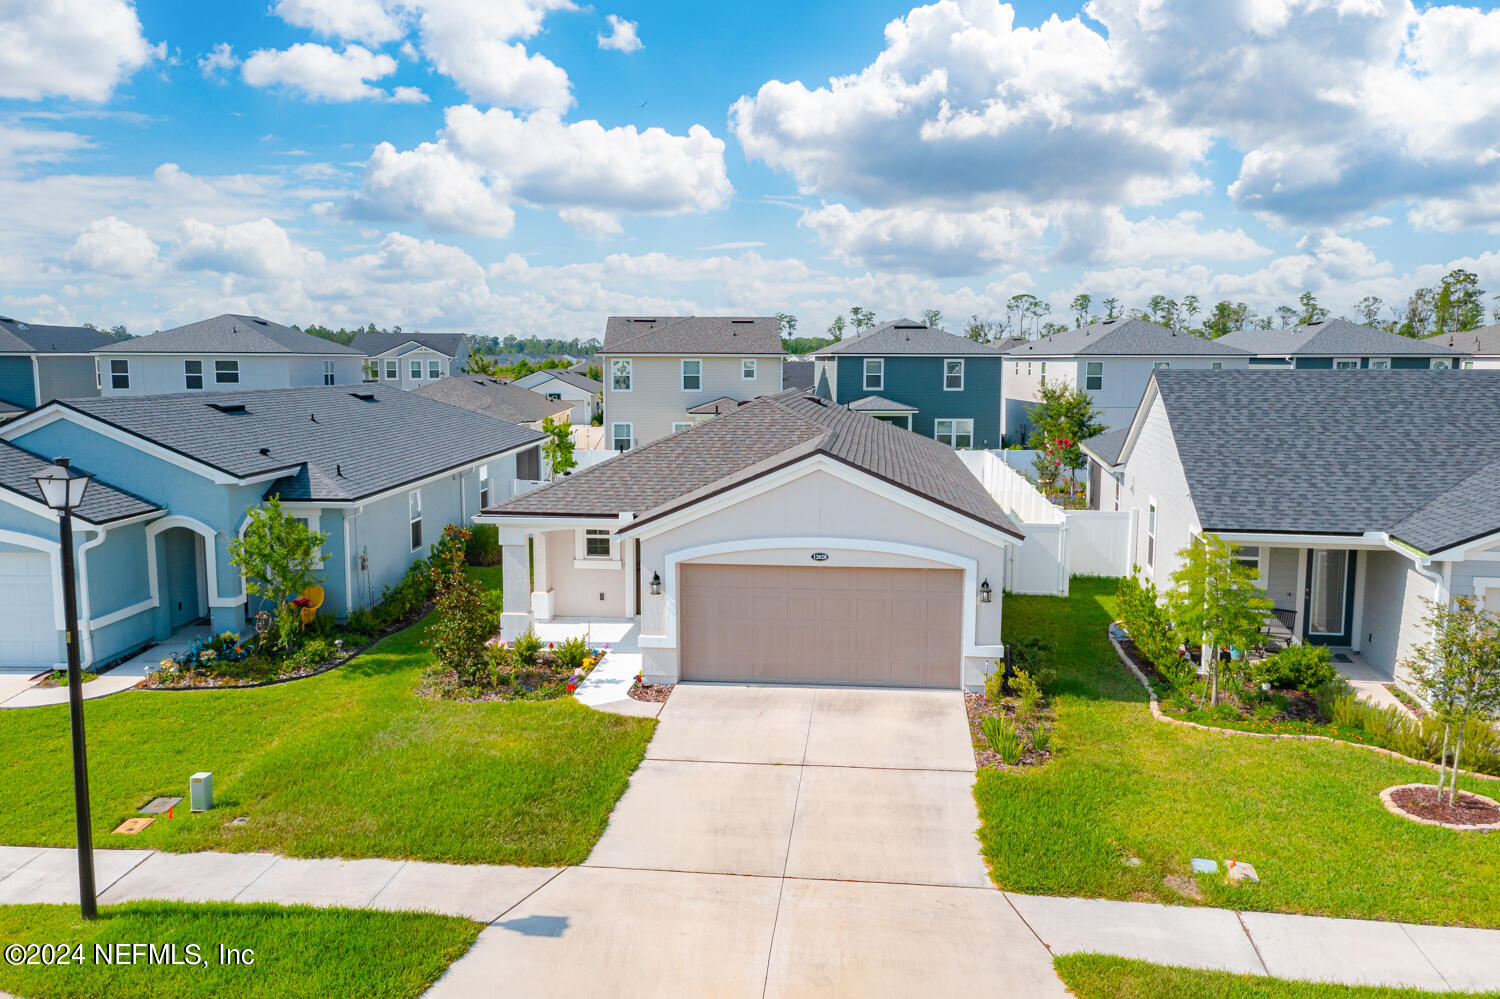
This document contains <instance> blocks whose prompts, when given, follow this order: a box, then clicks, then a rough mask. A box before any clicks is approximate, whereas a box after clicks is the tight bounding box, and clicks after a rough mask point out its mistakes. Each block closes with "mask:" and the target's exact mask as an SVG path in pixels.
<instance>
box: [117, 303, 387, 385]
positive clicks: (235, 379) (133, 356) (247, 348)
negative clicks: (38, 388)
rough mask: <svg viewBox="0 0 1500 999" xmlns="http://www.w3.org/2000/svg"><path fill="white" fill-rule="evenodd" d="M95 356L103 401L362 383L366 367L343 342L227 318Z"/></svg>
mask: <svg viewBox="0 0 1500 999" xmlns="http://www.w3.org/2000/svg"><path fill="white" fill-rule="evenodd" d="M93 353H94V359H95V361H96V363H97V365H98V379H99V393H100V394H102V395H105V396H121V395H129V396H142V395H159V394H165V393H171V392H245V391H248V390H252V389H277V388H296V387H298V386H302V385H357V384H359V382H360V368H361V363H362V362H361V358H360V355H359V354H358V353H357V352H355V351H354V350H353V349H351V348H349V347H345V346H344V345H343V344H340V343H334V342H333V341H332V340H325V339H323V338H322V337H316V336H313V335H312V334H310V333H304V332H302V331H301V330H299V329H297V328H296V327H295V326H283V325H282V324H281V323H276V322H272V321H271V320H269V319H262V318H261V317H260V316H240V315H233V314H230V313H225V314H224V315H222V316H214V317H213V318H212V319H203V320H199V321H198V322H196V323H188V324H187V325H186V326H177V327H174V328H172V329H169V330H162V331H161V332H159V333H151V334H148V335H146V336H136V337H131V338H129V339H128V340H111V341H110V342H109V343H107V344H105V345H103V346H101V347H98V348H96V349H95V350H94V352H93Z"/></svg>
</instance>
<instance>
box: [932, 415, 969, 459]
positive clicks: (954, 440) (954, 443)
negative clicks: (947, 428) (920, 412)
mask: <svg viewBox="0 0 1500 999" xmlns="http://www.w3.org/2000/svg"><path fill="white" fill-rule="evenodd" d="M944 423H947V424H951V425H952V430H951V432H950V433H949V434H948V436H949V437H950V438H951V439H950V440H946V441H945V440H943V436H942V432H941V431H940V430H938V427H939V426H940V425H942V424H944ZM961 423H967V424H968V425H969V430H968V433H967V434H960V433H959V432H958V425H959V424H961ZM959 437H968V438H969V446H968V447H967V448H964V450H966V451H972V450H973V449H974V418H973V417H971V416H945V417H943V418H942V419H937V420H933V421H932V439H933V440H935V441H938V442H940V443H943V444H947V445H948V446H949V447H951V448H953V450H955V451H957V450H959V447H958V439H959Z"/></svg>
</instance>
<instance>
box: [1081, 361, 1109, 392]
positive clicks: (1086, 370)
mask: <svg viewBox="0 0 1500 999" xmlns="http://www.w3.org/2000/svg"><path fill="white" fill-rule="evenodd" d="M1096 364H1097V365H1098V366H1099V373H1098V374H1097V375H1095V374H1092V373H1090V372H1089V369H1090V368H1092V367H1094V365H1096ZM1090 378H1097V379H1099V384H1098V385H1097V386H1094V385H1090V384H1089V379H1090ZM1083 390H1084V391H1085V392H1103V391H1104V362H1103V361H1084V362H1083Z"/></svg>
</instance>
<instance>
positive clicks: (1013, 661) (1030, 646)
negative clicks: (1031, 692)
mask: <svg viewBox="0 0 1500 999" xmlns="http://www.w3.org/2000/svg"><path fill="white" fill-rule="evenodd" d="M1051 651H1052V646H1050V645H1048V644H1047V643H1046V642H1044V641H1042V640H1041V639H1040V638H1036V637H1035V636H1028V637H1026V638H1021V639H1017V640H1016V641H1014V642H1012V643H1010V645H1009V646H1007V647H1006V654H1007V658H1008V659H1009V664H1010V670H1011V672H1010V674H1009V676H1010V677H1011V678H1014V677H1016V676H1019V675H1020V674H1021V673H1026V674H1027V675H1028V676H1030V677H1031V679H1032V681H1033V682H1034V683H1035V685H1036V686H1038V687H1045V686H1047V685H1048V684H1049V683H1051V682H1052V681H1053V680H1054V679H1055V678H1056V676H1057V670H1055V669H1053V668H1052V667H1051V666H1050V665H1049V664H1048V662H1047V655H1048V653H1050V652H1051ZM1001 672H1002V673H1004V670H1002V671H1001ZM1009 685H1010V690H1011V692H1012V693H1018V691H1016V689H1015V686H1014V681H1013V680H1011V681H1010V684H1009Z"/></svg>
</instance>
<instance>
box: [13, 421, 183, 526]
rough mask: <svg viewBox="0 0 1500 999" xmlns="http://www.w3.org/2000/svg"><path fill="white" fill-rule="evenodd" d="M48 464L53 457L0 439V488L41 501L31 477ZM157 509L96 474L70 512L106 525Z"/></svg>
mask: <svg viewBox="0 0 1500 999" xmlns="http://www.w3.org/2000/svg"><path fill="white" fill-rule="evenodd" d="M51 464H52V458H44V457H42V456H41V455H37V454H32V453H31V452H30V451H27V450H26V449H25V448H21V447H17V446H16V445H14V444H10V443H8V442H6V441H0V490H3V491H5V492H10V493H18V494H20V495H22V496H25V497H26V498H27V499H31V500H35V501H36V502H38V503H41V502H43V500H42V491H41V489H39V488H37V484H36V483H35V482H34V481H32V478H31V477H32V476H33V475H35V474H36V473H37V472H40V471H41V470H42V469H44V468H46V467H47V466H48V465H51ZM73 468H74V469H75V470H76V471H80V472H90V471H92V470H91V469H87V468H81V467H79V466H77V465H74V466H73ZM160 509H161V507H159V506H157V505H156V504H154V503H148V502H147V501H146V500H143V499H141V498H140V497H139V496H135V495H133V494H131V493H127V492H125V491H124V490H123V489H116V488H115V487H114V486H112V485H110V484H109V483H107V482H105V481H104V480H103V479H100V478H97V477H96V478H95V479H94V481H93V482H90V483H89V486H88V489H87V490H85V491H84V494H83V505H82V506H80V507H79V508H78V509H77V510H75V511H73V515H74V516H75V517H77V518H78V519H80V520H86V521H88V522H89V523H90V524H109V523H113V522H114V521H116V520H124V519H125V518H127V517H136V516H139V515H141V514H143V513H152V512H154V511H158V510H160Z"/></svg>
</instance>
